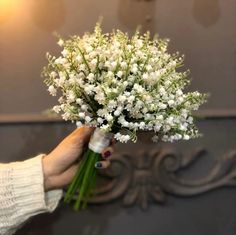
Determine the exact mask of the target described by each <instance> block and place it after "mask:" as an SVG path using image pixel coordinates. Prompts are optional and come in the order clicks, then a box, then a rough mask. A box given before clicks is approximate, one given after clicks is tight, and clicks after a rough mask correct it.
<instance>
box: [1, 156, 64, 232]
mask: <svg viewBox="0 0 236 235" xmlns="http://www.w3.org/2000/svg"><path fill="white" fill-rule="evenodd" d="M42 157H43V156H42V155H40V156H38V157H36V158H33V159H30V160H27V161H24V162H16V163H10V164H1V165H0V234H3V235H6V234H13V233H14V232H15V231H16V230H17V229H18V228H19V227H20V226H21V225H22V224H23V223H24V222H25V221H26V220H27V219H29V218H30V217H31V216H33V215H36V214H40V213H43V212H52V211H53V210H54V209H55V208H56V206H57V204H58V202H59V200H60V198H61V196H62V191H61V190H53V191H48V192H47V193H45V188H44V187H45V182H44V181H45V177H44V174H43V166H42Z"/></svg>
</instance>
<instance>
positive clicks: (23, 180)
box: [0, 126, 113, 235]
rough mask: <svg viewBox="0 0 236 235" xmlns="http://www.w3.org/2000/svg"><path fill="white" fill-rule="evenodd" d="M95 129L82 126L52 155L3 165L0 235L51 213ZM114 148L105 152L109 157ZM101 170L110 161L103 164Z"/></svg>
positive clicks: (72, 175)
mask: <svg viewBox="0 0 236 235" xmlns="http://www.w3.org/2000/svg"><path fill="white" fill-rule="evenodd" d="M92 132H93V129H91V128H89V127H86V126H84V127H81V128H79V129H77V130H75V131H74V132H73V133H72V134H70V135H69V136H68V137H66V138H65V139H64V140H63V141H62V142H61V143H60V144H59V145H58V146H57V147H56V148H55V149H54V150H53V151H52V152H51V153H50V154H48V155H43V154H41V155H39V156H37V157H35V158H32V159H29V160H26V161H23V162H15V163H9V164H0V234H1V235H11V234H13V233H14V232H15V231H16V230H17V229H19V227H21V226H22V224H23V223H24V222H25V221H26V220H28V219H29V218H30V217H32V216H34V215H36V214H40V213H44V212H52V211H54V209H55V208H56V207H57V205H58V202H59V200H60V199H61V196H62V190H61V188H63V187H64V186H65V185H67V184H69V183H70V182H71V180H72V179H73V177H74V175H75V173H76V170H77V168H78V159H79V158H80V157H81V155H82V153H83V149H84V147H85V146H86V145H87V143H88V141H89V139H90V136H91V134H92ZM112 152H113V148H112V147H108V148H107V149H105V150H104V153H103V156H104V157H107V156H109V155H111V153H112ZM100 165H101V166H102V168H105V167H107V166H108V165H109V161H102V162H101V164H100Z"/></svg>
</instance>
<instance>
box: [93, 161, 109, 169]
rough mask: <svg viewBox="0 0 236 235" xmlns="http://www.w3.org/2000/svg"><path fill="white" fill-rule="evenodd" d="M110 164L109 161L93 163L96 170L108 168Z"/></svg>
mask: <svg viewBox="0 0 236 235" xmlns="http://www.w3.org/2000/svg"><path fill="white" fill-rule="evenodd" d="M110 164H111V162H110V161H109V160H106V161H100V162H96V163H95V168H97V169H106V168H107V167H109V166H110Z"/></svg>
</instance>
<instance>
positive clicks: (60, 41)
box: [57, 39, 64, 47]
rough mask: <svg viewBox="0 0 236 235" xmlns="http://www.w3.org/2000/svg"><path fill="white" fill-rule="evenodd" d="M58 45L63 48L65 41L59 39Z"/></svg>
mask: <svg viewBox="0 0 236 235" xmlns="http://www.w3.org/2000/svg"><path fill="white" fill-rule="evenodd" d="M57 44H58V45H59V46H60V47H61V46H63V44H64V41H63V40H62V39H59V41H58V42H57Z"/></svg>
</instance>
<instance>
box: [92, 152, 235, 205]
mask: <svg viewBox="0 0 236 235" xmlns="http://www.w3.org/2000/svg"><path fill="white" fill-rule="evenodd" d="M206 153H207V152H206V151H205V150H204V149H201V150H197V151H195V153H193V154H192V155H191V156H181V155H178V154H176V153H175V152H173V151H171V150H168V149H162V150H160V151H155V152H153V153H150V152H143V153H139V154H137V155H136V154H134V155H131V154H122V155H116V156H114V157H113V158H112V159H111V161H112V166H111V167H110V168H109V169H108V170H107V171H106V172H103V174H102V175H101V177H102V178H104V177H105V178H107V179H109V181H108V182H107V183H104V184H103V185H101V186H100V187H99V188H98V189H97V191H96V194H95V196H94V197H93V198H92V199H91V200H90V203H95V204H101V203H107V202H110V201H113V200H116V199H118V198H121V199H122V200H123V204H124V205H125V206H133V205H135V204H138V205H139V206H140V207H141V208H142V209H147V208H148V204H149V203H151V202H156V203H163V202H165V200H166V197H167V196H168V194H172V195H177V196H180V197H188V196H194V195H199V194H202V193H206V192H208V191H210V190H213V189H215V188H219V187H222V186H236V168H235V163H236V150H235V151H233V152H231V153H229V154H226V155H225V156H223V157H222V158H221V159H220V160H218V161H217V163H216V164H215V166H214V167H213V168H212V169H211V171H210V172H209V174H208V175H207V176H206V177H203V178H200V179H197V180H188V179H185V178H183V177H180V176H179V174H178V173H179V172H181V171H188V167H190V166H191V164H194V162H195V161H197V160H198V159H199V158H200V157H201V156H203V155H204V154H206Z"/></svg>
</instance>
